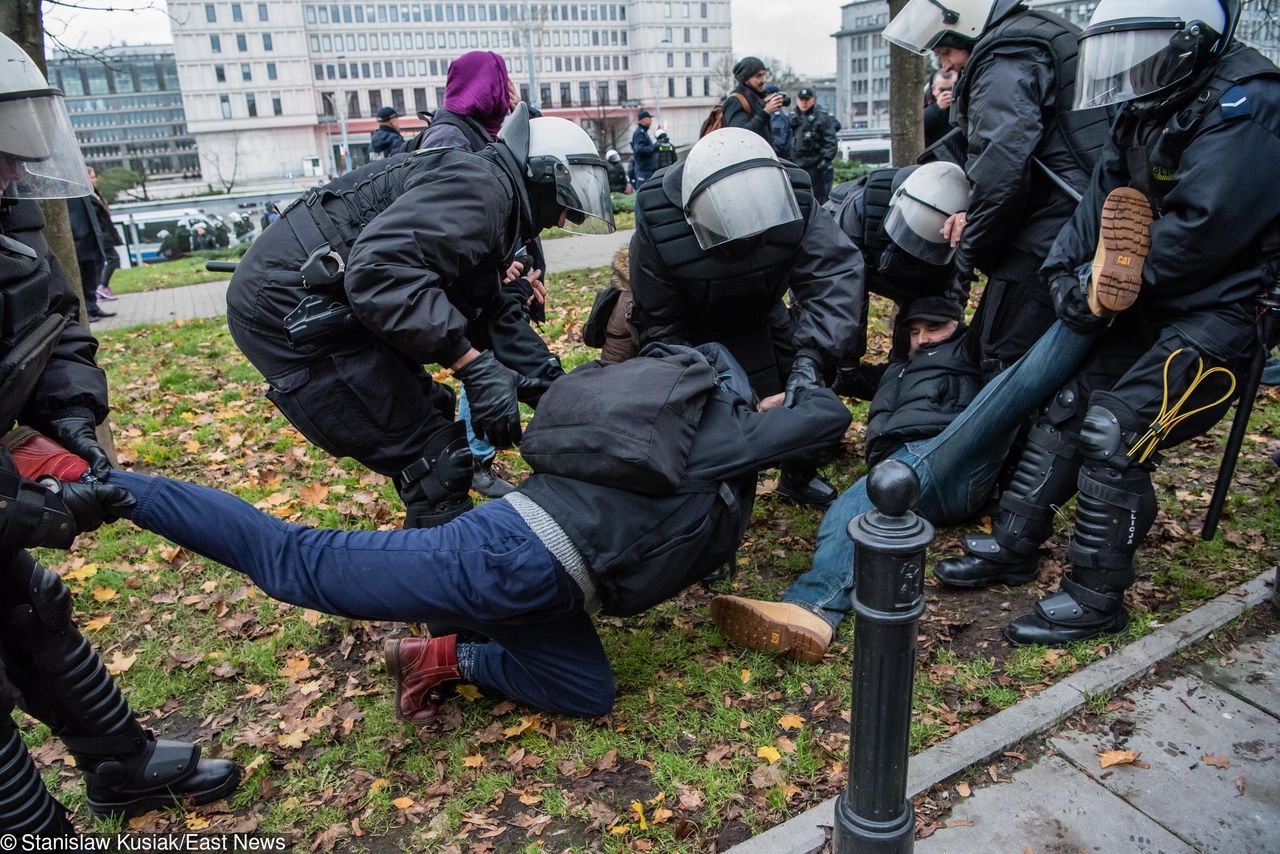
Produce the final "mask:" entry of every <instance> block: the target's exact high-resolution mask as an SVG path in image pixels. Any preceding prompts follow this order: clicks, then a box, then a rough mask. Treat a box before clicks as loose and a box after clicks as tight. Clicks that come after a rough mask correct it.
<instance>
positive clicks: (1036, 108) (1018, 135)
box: [957, 55, 1055, 273]
mask: <svg viewBox="0 0 1280 854" xmlns="http://www.w3.org/2000/svg"><path fill="white" fill-rule="evenodd" d="M1054 92H1055V90H1054V80H1053V70H1052V66H1051V63H1049V62H1048V61H1041V62H1036V61H1034V60H1033V59H1032V58H1031V57H1030V55H1022V56H1008V55H998V56H995V57H993V58H992V60H991V61H990V62H987V63H984V64H983V66H982V68H981V70H980V73H979V74H978V75H977V77H976V78H975V79H974V81H973V89H972V91H971V92H970V94H969V110H968V116H969V127H968V128H967V129H966V131H967V139H968V145H969V151H968V157H967V158H966V162H965V170H964V171H965V174H966V175H967V176H968V178H969V183H970V184H972V185H973V193H972V195H971V197H970V199H969V210H968V213H967V215H966V217H965V219H966V224H965V227H964V233H963V235H962V236H961V242H960V247H959V250H958V253H957V259H958V264H959V267H960V270H961V271H962V272H964V273H968V272H970V271H971V270H972V269H973V267H974V266H976V265H979V264H981V263H983V262H984V261H985V260H986V259H989V258H991V257H993V256H994V255H996V254H997V253H1000V252H1002V251H1004V250H1005V249H1006V248H1007V245H1006V244H1007V241H1008V238H1009V237H1010V236H1011V235H1012V233H1013V232H1014V231H1015V230H1016V229H1017V228H1018V227H1019V226H1020V225H1021V218H1022V215H1023V213H1024V210H1025V204H1026V191H1027V189H1028V187H1029V186H1030V183H1031V169H1032V165H1031V157H1032V155H1033V154H1034V153H1035V150H1036V147H1037V146H1038V145H1039V144H1040V140H1041V138H1042V136H1043V135H1044V118H1043V111H1044V109H1045V108H1046V107H1047V106H1049V105H1051V104H1052V103H1053V98H1054Z"/></svg>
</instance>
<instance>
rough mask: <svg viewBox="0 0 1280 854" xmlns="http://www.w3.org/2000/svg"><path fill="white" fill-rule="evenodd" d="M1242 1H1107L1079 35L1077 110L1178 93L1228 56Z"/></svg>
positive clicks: (1095, 11)
mask: <svg viewBox="0 0 1280 854" xmlns="http://www.w3.org/2000/svg"><path fill="white" fill-rule="evenodd" d="M1239 14H1240V4H1239V2H1238V0H1160V2H1154V0H1102V2H1100V3H1099V4H1098V8H1097V9H1095V10H1094V13H1093V17H1092V18H1090V19H1089V26H1088V27H1087V28H1086V29H1085V31H1084V32H1083V33H1082V34H1081V35H1080V56H1079V59H1078V60H1077V63H1078V64H1077V66H1076V100H1075V105H1074V106H1075V109H1077V110H1083V109H1089V108H1091V107H1105V106H1108V105H1110V104H1118V103H1121V102H1123V101H1131V100H1134V99H1136V98H1144V97H1147V96H1149V95H1156V94H1159V93H1161V92H1164V91H1167V90H1170V89H1173V88H1174V87H1176V86H1177V85H1178V84H1179V83H1181V82H1183V81H1186V80H1187V79H1188V78H1190V77H1191V76H1192V75H1193V74H1195V73H1196V72H1197V71H1199V70H1200V69H1201V68H1203V67H1204V66H1205V65H1207V64H1208V63H1209V62H1212V61H1213V60H1214V59H1216V58H1217V57H1219V56H1221V55H1222V54H1223V53H1225V52H1226V49H1227V45H1228V44H1230V42H1231V35H1232V33H1233V32H1234V31H1235V28H1236V21H1237V19H1238V18H1239Z"/></svg>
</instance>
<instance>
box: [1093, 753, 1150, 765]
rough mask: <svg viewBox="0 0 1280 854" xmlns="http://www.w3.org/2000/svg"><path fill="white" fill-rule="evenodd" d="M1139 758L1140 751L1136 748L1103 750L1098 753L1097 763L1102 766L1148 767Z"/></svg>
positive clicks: (1140, 755)
mask: <svg viewBox="0 0 1280 854" xmlns="http://www.w3.org/2000/svg"><path fill="white" fill-rule="evenodd" d="M1141 758H1142V753H1141V752H1140V751H1137V750H1104V751H1102V752H1101V753H1099V754H1098V764H1099V765H1101V766H1102V767H1103V768H1110V767H1111V766H1112V765H1137V766H1138V767H1139V768H1146V767H1148V766H1147V765H1146V764H1145V763H1143V762H1140V761H1139V760H1140V759H1141Z"/></svg>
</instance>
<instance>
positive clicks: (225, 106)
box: [218, 95, 231, 119]
mask: <svg viewBox="0 0 1280 854" xmlns="http://www.w3.org/2000/svg"><path fill="white" fill-rule="evenodd" d="M218 103H219V104H221V105H222V117H223V118H224V119H229V118H231V96H230V95H219V96H218Z"/></svg>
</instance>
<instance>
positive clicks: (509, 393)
mask: <svg viewBox="0 0 1280 854" xmlns="http://www.w3.org/2000/svg"><path fill="white" fill-rule="evenodd" d="M453 375H454V376H456V377H457V378H458V379H459V380H461V382H462V387H463V388H465V389H466V390H467V397H468V398H470V400H471V428H472V429H473V430H475V432H476V433H477V434H478V435H481V436H483V437H484V438H485V440H486V441H487V442H488V443H489V444H491V445H493V446H494V447H495V448H510V447H511V446H512V445H515V444H518V443H519V442H520V404H519V402H518V401H517V399H516V389H517V387H518V386H519V381H520V376H519V375H518V374H517V373H515V372H514V371H512V370H511V369H510V368H508V367H506V366H505V365H503V364H502V363H501V362H499V361H498V360H497V359H495V358H494V357H493V353H491V352H490V351H488V350H485V351H483V352H482V353H481V354H480V355H479V356H477V357H476V358H475V360H474V361H472V362H470V363H469V364H467V366H466V367H465V368H458V369H457V370H456V371H454V372H453Z"/></svg>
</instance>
